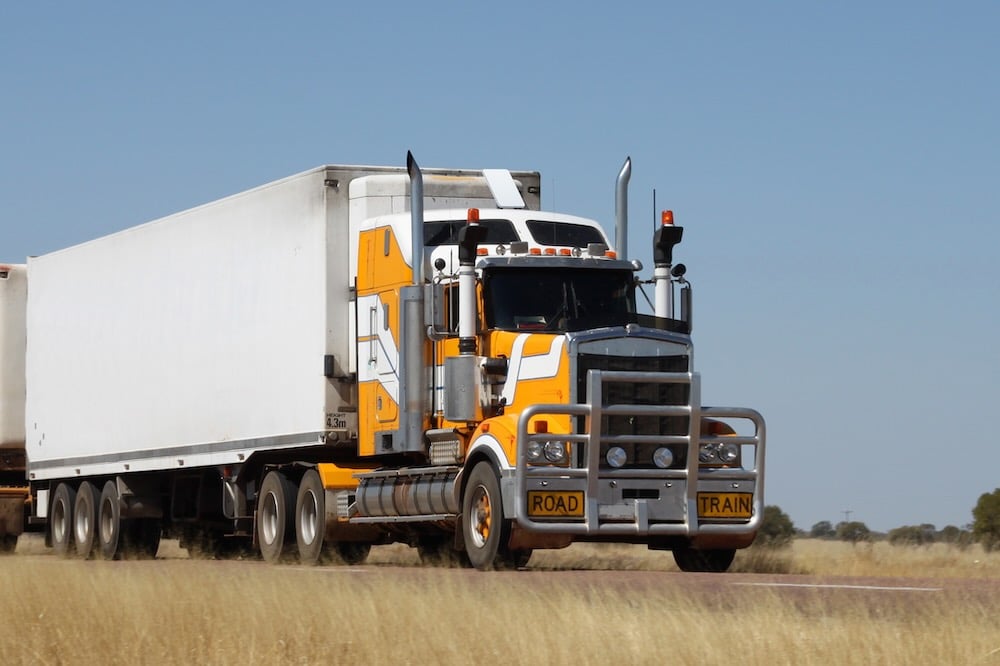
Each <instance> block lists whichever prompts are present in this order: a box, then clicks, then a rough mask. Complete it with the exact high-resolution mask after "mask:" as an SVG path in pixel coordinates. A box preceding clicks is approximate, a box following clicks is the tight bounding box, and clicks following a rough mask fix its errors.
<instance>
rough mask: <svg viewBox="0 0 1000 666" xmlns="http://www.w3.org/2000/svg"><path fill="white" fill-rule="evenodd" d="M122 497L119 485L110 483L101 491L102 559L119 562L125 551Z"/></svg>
mask: <svg viewBox="0 0 1000 666" xmlns="http://www.w3.org/2000/svg"><path fill="white" fill-rule="evenodd" d="M122 522H123V521H122V507H121V497H120V496H119V495H118V484H117V483H115V482H114V481H108V482H107V483H105V484H104V490H102V491H101V503H100V505H98V509H97V524H98V528H97V541H98V550H99V552H100V554H101V559H104V560H117V559H120V558H121V556H122V551H123V550H124V548H123V546H124V541H125V539H124V537H123V532H124V531H125V530H124V527H125V526H124V525H123V524H122Z"/></svg>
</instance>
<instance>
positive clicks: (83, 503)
mask: <svg viewBox="0 0 1000 666" xmlns="http://www.w3.org/2000/svg"><path fill="white" fill-rule="evenodd" d="M99 497H100V495H99V493H98V492H97V487H96V486H94V484H92V483H91V482H90V481H84V482H83V483H81V484H80V488H79V489H78V490H77V491H76V505H75V506H74V507H73V542H74V543H75V544H76V556H77V557H79V558H82V559H84V560H89V559H90V558H91V557H93V555H94V550H95V547H96V546H97V503H98V499H99Z"/></svg>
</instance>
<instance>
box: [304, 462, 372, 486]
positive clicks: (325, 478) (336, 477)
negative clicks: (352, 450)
mask: <svg viewBox="0 0 1000 666" xmlns="http://www.w3.org/2000/svg"><path fill="white" fill-rule="evenodd" d="M372 469H374V468H373V467H341V466H339V465H336V464H334V463H320V464H318V465H316V471H317V472H319V478H320V480H321V481H322V482H323V487H324V488H329V489H330V490H351V489H354V488H357V487H358V479H356V478H354V475H355V474H359V473H361V472H370V471H371V470H372Z"/></svg>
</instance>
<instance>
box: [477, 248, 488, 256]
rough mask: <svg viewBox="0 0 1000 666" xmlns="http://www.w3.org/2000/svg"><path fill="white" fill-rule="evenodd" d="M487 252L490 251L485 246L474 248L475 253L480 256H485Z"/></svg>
mask: <svg viewBox="0 0 1000 666" xmlns="http://www.w3.org/2000/svg"><path fill="white" fill-rule="evenodd" d="M489 253H490V251H489V250H487V249H486V248H485V247H480V248H476V254H478V255H479V256H480V257H485V256H486V255H488V254H489Z"/></svg>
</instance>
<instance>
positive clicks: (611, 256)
mask: <svg viewBox="0 0 1000 666" xmlns="http://www.w3.org/2000/svg"><path fill="white" fill-rule="evenodd" d="M604 256H605V257H607V258H608V259H617V258H618V253H617V252H615V251H614V250H605V251H604Z"/></svg>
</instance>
